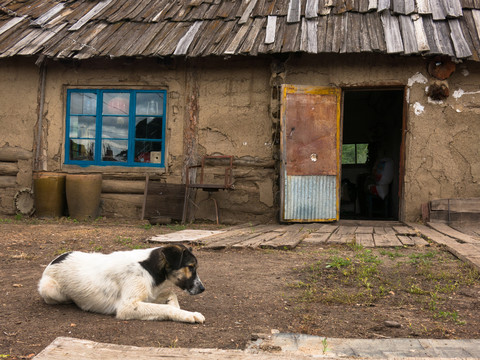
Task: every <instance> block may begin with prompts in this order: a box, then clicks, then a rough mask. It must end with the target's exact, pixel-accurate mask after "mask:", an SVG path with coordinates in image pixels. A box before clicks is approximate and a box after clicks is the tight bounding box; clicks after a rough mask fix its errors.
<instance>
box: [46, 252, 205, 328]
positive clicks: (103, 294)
mask: <svg viewBox="0 0 480 360" xmlns="http://www.w3.org/2000/svg"><path fill="white" fill-rule="evenodd" d="M173 285H176V286H178V287H179V288H180V289H183V290H186V291H187V292H188V293H189V294H191V295H195V294H200V293H201V292H203V291H204V290H205V288H204V286H203V284H202V282H201V281H200V278H199V277H198V275H197V259H196V258H195V256H194V255H193V254H192V252H191V251H190V249H188V248H186V247H185V246H183V245H168V246H165V247H158V248H153V249H144V250H132V251H117V252H114V253H111V254H107V255H105V254H99V253H83V252H79V251H73V252H69V253H65V254H62V255H60V256H59V257H57V258H56V259H55V260H53V261H52V262H51V263H50V264H49V265H48V266H47V267H46V269H45V271H44V272H43V276H42V278H41V280H40V283H39V284H38V291H39V293H40V295H41V296H42V297H43V299H44V300H45V302H46V303H47V304H63V303H71V302H74V303H75V304H76V305H77V306H78V307H80V308H81V309H83V310H85V311H92V312H97V313H102V314H114V315H116V317H117V318H118V319H125V320H126V319H138V320H172V321H183V322H188V323H195V322H198V323H203V322H204V321H205V317H204V316H203V315H202V314H200V313H198V312H190V311H185V310H181V309H180V306H179V305H178V300H177V296H176V295H175V293H174V292H173V290H174V289H173Z"/></svg>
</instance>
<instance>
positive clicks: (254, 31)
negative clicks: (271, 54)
mask: <svg viewBox="0 0 480 360" xmlns="http://www.w3.org/2000/svg"><path fill="white" fill-rule="evenodd" d="M264 20H265V19H264V18H263V17H258V18H255V19H254V20H253V24H252V26H251V28H250V31H249V32H248V36H247V37H246V38H245V40H244V42H243V44H242V45H241V46H240V48H239V49H238V51H237V53H246V54H248V53H250V51H252V49H253V47H254V46H255V43H256V39H257V37H258V33H259V32H260V30H261V28H262V27H263V24H264Z"/></svg>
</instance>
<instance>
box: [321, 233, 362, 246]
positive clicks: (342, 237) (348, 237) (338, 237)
mask: <svg viewBox="0 0 480 360" xmlns="http://www.w3.org/2000/svg"><path fill="white" fill-rule="evenodd" d="M354 241H355V235H354V234H353V233H352V234H335V233H334V234H332V235H331V236H330V237H329V238H328V241H327V243H328V244H347V243H352V242H354Z"/></svg>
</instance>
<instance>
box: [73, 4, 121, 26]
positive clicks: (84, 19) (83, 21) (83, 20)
mask: <svg viewBox="0 0 480 360" xmlns="http://www.w3.org/2000/svg"><path fill="white" fill-rule="evenodd" d="M112 1H113V0H104V1H100V2H99V3H97V5H95V6H94V7H93V8H92V9H91V10H90V11H89V12H88V13H86V14H85V15H84V16H83V17H82V18H81V19H80V20H78V21H77V22H76V23H75V24H73V25H72V26H71V27H70V28H69V29H68V30H69V31H76V30H78V29H80V28H81V27H82V26H83V25H85V24H86V23H87V22H88V21H90V20H91V19H92V18H93V17H94V16H95V15H97V14H98V13H99V12H100V11H102V10H103V9H105V8H106V7H107V6H108V5H110V3H111V2H112Z"/></svg>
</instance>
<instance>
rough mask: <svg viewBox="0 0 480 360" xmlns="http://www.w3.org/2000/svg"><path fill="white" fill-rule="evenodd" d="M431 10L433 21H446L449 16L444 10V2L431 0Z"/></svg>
mask: <svg viewBox="0 0 480 360" xmlns="http://www.w3.org/2000/svg"><path fill="white" fill-rule="evenodd" d="M429 1H430V9H431V10H432V16H433V20H444V19H445V18H446V16H447V13H446V12H445V9H444V8H443V1H442V0H429Z"/></svg>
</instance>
